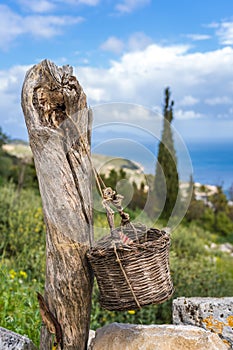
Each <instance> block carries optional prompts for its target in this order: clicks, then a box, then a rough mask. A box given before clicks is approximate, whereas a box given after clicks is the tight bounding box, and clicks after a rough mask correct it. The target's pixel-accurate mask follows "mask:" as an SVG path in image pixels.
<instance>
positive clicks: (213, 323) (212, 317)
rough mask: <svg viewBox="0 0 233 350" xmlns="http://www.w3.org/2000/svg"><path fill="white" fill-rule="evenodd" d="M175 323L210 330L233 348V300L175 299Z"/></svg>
mask: <svg viewBox="0 0 233 350" xmlns="http://www.w3.org/2000/svg"><path fill="white" fill-rule="evenodd" d="M173 323H174V324H176V325H182V324H183V325H194V326H198V327H202V328H204V329H206V330H210V331H211V332H214V333H216V334H218V335H219V336H220V338H222V339H223V341H224V342H225V343H226V344H227V345H228V347H229V348H233V298H230V297H229V298H184V297H182V298H178V299H175V300H173Z"/></svg>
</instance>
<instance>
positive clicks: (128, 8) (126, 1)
mask: <svg viewBox="0 0 233 350" xmlns="http://www.w3.org/2000/svg"><path fill="white" fill-rule="evenodd" d="M149 3H150V0H123V1H121V2H119V3H117V5H116V7H115V8H116V10H117V11H119V12H121V13H130V12H132V11H134V10H136V9H137V8H140V7H143V6H146V5H148V4H149Z"/></svg>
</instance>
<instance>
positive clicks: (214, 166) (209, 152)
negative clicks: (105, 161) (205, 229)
mask: <svg viewBox="0 0 233 350" xmlns="http://www.w3.org/2000/svg"><path fill="white" fill-rule="evenodd" d="M131 145H132V142H131V143H129V144H126V143H124V145H122V143H113V144H110V145H108V147H106V146H105V147H103V149H102V148H100V149H99V150H98V153H102V154H106V155H110V156H115V157H122V158H127V159H131V160H133V161H136V162H137V163H139V164H141V165H142V167H143V168H144V172H145V173H147V174H148V173H150V174H154V172H155V164H156V158H157V154H158V145H154V144H152V143H150V144H147V145H146V144H144V145H145V147H146V148H147V150H149V152H145V151H144V150H143V147H138V146H137V145H132V147H131ZM185 146H186V147H187V149H186V151H185V152H184V153H185V156H186V158H187V155H188V157H190V158H189V159H190V164H186V163H187V162H186V163H185V162H184V161H183V159H182V157H183V155H182V154H181V153H179V151H178V152H177V158H178V169H179V173H180V174H182V175H183V174H184V175H185V176H184V178H183V179H181V181H188V179H189V178H190V175H191V174H192V176H193V180H194V182H199V183H201V184H204V185H215V186H222V188H223V189H224V192H225V193H226V194H227V195H228V191H229V188H230V186H232V185H233V138H232V140H227V141H222V142H213V141H210V142H207V141H205V142H203V141H202V142H196V141H195V142H186V144H185ZM152 154H153V156H152ZM186 168H187V169H186ZM186 171H187V173H186ZM181 177H182V176H181Z"/></svg>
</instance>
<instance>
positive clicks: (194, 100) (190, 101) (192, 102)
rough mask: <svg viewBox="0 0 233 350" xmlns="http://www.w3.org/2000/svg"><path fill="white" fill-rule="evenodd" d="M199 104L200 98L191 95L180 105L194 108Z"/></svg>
mask: <svg viewBox="0 0 233 350" xmlns="http://www.w3.org/2000/svg"><path fill="white" fill-rule="evenodd" d="M198 102H199V99H198V98H195V97H193V96H190V95H186V96H184V97H183V98H182V100H181V101H180V102H179V103H178V105H179V106H194V105H196V104H197V103H198Z"/></svg>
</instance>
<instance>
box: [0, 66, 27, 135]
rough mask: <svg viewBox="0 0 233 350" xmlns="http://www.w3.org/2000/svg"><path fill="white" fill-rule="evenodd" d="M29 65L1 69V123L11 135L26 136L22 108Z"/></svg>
mask: <svg viewBox="0 0 233 350" xmlns="http://www.w3.org/2000/svg"><path fill="white" fill-rule="evenodd" d="M28 69H29V66H14V67H12V68H10V69H8V70H5V71H3V70H2V71H0V86H1V88H0V110H1V115H0V125H1V126H2V128H3V130H6V131H7V133H8V134H9V135H11V136H12V135H13V136H14V137H21V138H22V137H23V138H25V137H26V127H25V122H24V117H23V113H22V110H21V104H20V103H21V101H20V99H21V88H22V84H23V79H24V76H25V73H26V71H27V70H28Z"/></svg>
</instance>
